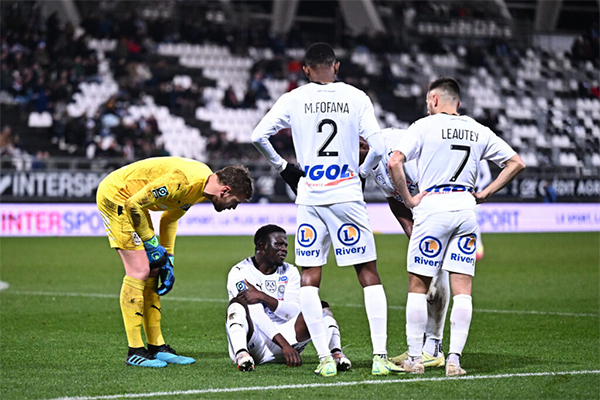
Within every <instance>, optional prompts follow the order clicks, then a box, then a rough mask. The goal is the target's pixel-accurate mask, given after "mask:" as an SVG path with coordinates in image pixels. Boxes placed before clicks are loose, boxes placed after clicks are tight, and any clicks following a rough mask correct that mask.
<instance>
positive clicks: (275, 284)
mask: <svg viewBox="0 0 600 400" xmlns="http://www.w3.org/2000/svg"><path fill="white" fill-rule="evenodd" d="M244 280H246V281H247V282H248V283H250V284H251V285H252V286H254V287H255V288H256V289H258V290H260V291H261V292H263V293H266V294H267V295H269V296H271V297H274V298H276V299H277V300H278V301H285V302H286V303H288V302H294V303H297V304H298V305H299V304H300V274H299V273H298V269H297V268H296V267H294V266H293V265H292V264H288V263H285V262H284V263H283V265H282V266H281V267H279V268H277V271H275V272H274V273H272V274H271V275H265V274H263V273H262V272H260V271H259V270H258V268H256V267H255V266H254V263H253V262H252V258H251V257H248V258H246V259H245V260H243V261H241V262H240V263H238V264H236V265H235V266H233V268H231V271H229V275H228V276H227V292H228V293H229V300H231V299H232V298H234V297H236V296H237V295H238V293H239V292H241V291H243V290H246V289H247V286H246V284H245V282H244ZM264 310H265V313H266V314H267V315H268V316H269V318H270V319H271V321H273V322H274V323H276V324H282V323H284V322H286V320H284V319H282V318H280V317H278V316H277V315H275V314H274V313H273V312H272V311H271V310H270V309H269V308H268V307H265V308H264Z"/></svg>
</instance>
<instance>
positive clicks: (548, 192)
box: [544, 179, 556, 203]
mask: <svg viewBox="0 0 600 400" xmlns="http://www.w3.org/2000/svg"><path fill="white" fill-rule="evenodd" d="M544 203H556V190H555V189H554V186H552V181H551V180H550V179H546V180H544Z"/></svg>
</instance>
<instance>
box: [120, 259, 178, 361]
mask: <svg viewBox="0 0 600 400" xmlns="http://www.w3.org/2000/svg"><path fill="white" fill-rule="evenodd" d="M117 252H118V254H119V256H120V257H121V260H122V261H123V265H124V266H125V277H124V278H123V285H122V286H121V295H120V303H121V313H122V315H123V323H124V325H125V333H126V334H127V342H128V345H129V351H128V354H127V361H126V364H127V365H135V366H141V367H164V366H166V365H167V363H166V362H164V361H161V360H157V359H155V357H154V356H153V355H152V354H151V353H150V352H149V351H147V350H146V348H145V347H144V342H143V340H142V332H141V328H142V324H143V321H144V288H145V285H146V283H145V281H146V279H148V274H149V272H150V266H149V265H148V258H147V256H146V252H145V251H143V250H131V251H130V250H123V249H118V250H117Z"/></svg>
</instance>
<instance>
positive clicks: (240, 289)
mask: <svg viewBox="0 0 600 400" xmlns="http://www.w3.org/2000/svg"><path fill="white" fill-rule="evenodd" d="M235 288H236V289H237V290H238V292H243V291H244V290H246V289H248V286H246V282H244V281H239V282H238V283H236V284H235Z"/></svg>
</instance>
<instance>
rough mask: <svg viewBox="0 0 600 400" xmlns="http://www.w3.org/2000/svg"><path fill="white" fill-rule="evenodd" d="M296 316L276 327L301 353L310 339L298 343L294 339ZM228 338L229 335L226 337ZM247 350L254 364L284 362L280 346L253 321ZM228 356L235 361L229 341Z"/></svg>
mask: <svg viewBox="0 0 600 400" xmlns="http://www.w3.org/2000/svg"><path fill="white" fill-rule="evenodd" d="M297 319H298V316H295V317H294V318H292V319H290V320H289V321H287V322H285V323H283V324H281V325H278V327H277V329H278V330H279V333H281V335H282V336H283V337H284V338H285V340H287V341H288V343H289V344H290V346H292V347H293V348H294V349H296V350H297V351H298V353H300V354H302V351H304V349H305V348H306V346H307V345H308V344H309V343H310V339H309V340H307V341H305V342H301V343H298V340H297V339H296V327H295V325H296V320H297ZM227 340H229V337H228V339H227ZM248 352H249V353H250V355H251V356H252V358H253V359H254V362H255V363H256V364H264V363H269V362H273V363H285V357H284V356H283V353H282V352H281V347H279V345H277V344H275V342H273V341H272V340H271V339H270V338H268V337H267V336H266V335H265V334H264V333H263V332H262V331H261V330H260V327H259V326H257V325H256V323H254V333H253V334H252V337H251V338H250V340H249V341H248ZM229 358H231V360H232V361H233V362H235V354H233V349H232V348H231V343H229Z"/></svg>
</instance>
